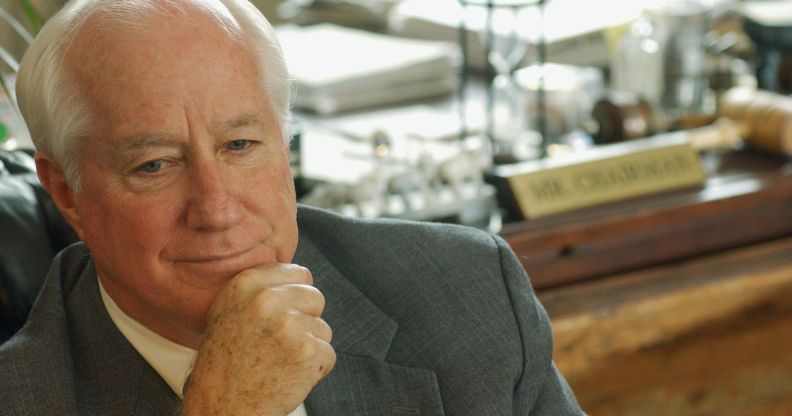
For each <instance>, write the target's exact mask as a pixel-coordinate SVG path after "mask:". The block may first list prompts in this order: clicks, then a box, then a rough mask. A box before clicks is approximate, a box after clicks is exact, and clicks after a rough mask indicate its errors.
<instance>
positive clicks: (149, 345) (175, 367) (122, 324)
mask: <svg viewBox="0 0 792 416" xmlns="http://www.w3.org/2000/svg"><path fill="white" fill-rule="evenodd" d="M99 292H100V293H101V295H102V302H104V305H105V308H106V309H107V313H108V314H109V315H110V319H112V320H113V323H114V324H115V326H116V327H118V330H119V331H121V334H123V335H124V337H125V338H126V339H127V341H129V343H130V344H132V347H134V348H135V349H136V350H137V352H138V353H139V354H140V355H141V356H142V357H143V359H144V360H146V362H148V363H149V365H151V367H152V368H154V370H155V371H156V372H157V374H159V375H160V377H162V379H163V380H165V382H166V383H168V386H170V388H171V390H173V392H174V393H176V395H177V396H179V399H184V392H183V391H182V389H183V388H184V382H185V381H187V377H188V376H189V375H190V372H191V371H192V366H193V362H194V361H195V356H196V355H197V354H198V353H197V352H196V351H195V350H194V349H192V348H188V347H185V346H184V345H180V344H177V343H175V342H173V341H171V340H169V339H167V338H165V337H163V336H161V335H159V334H157V333H156V332H154V331H152V330H150V329H148V328H146V327H145V326H143V324H141V323H140V322H138V321H136V320H134V319H132V318H131V317H130V316H129V315H127V314H126V313H124V311H122V310H121V308H119V307H118V305H116V303H115V301H113V299H112V298H111V297H110V295H108V294H107V292H106V291H105V290H104V287H103V286H102V282H101V281H100V282H99ZM288 416H308V414H307V413H306V411H305V406H304V405H303V404H300V406H298V407H297V409H295V410H294V411H293V412H291V413H289V415H288Z"/></svg>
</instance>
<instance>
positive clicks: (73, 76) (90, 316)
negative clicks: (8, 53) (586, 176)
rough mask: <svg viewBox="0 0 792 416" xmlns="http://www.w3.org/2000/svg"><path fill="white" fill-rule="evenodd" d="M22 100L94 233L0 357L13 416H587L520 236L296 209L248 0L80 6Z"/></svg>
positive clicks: (271, 74)
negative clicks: (562, 368) (524, 264)
mask: <svg viewBox="0 0 792 416" xmlns="http://www.w3.org/2000/svg"><path fill="white" fill-rule="evenodd" d="M339 47H343V45H339ZM328 56H330V57H332V55H328ZM17 95H18V98H19V102H20V106H21V108H22V110H23V113H24V116H25V119H26V121H27V122H28V125H29V127H30V130H31V134H32V136H33V137H34V141H35V144H36V146H37V150H38V152H37V154H36V164H37V169H38V174H39V178H40V179H41V182H42V184H43V185H44V187H45V188H46V189H47V190H48V192H49V193H50V195H51V196H52V198H53V200H54V201H55V203H56V205H57V206H58V209H59V210H60V211H61V213H62V214H63V215H64V217H65V218H66V219H67V220H68V222H69V223H70V224H71V226H72V227H73V228H74V230H75V231H76V232H77V234H78V235H79V237H80V239H81V240H82V243H79V244H77V245H73V246H71V247H69V248H67V249H66V250H64V251H63V252H61V253H60V254H59V255H58V257H57V258H56V259H55V261H54V263H53V265H52V267H51V269H50V273H49V276H48V278H47V282H46V283H45V285H44V288H43V289H42V292H41V294H40V295H39V298H38V300H37V303H36V305H35V306H34V309H33V311H32V312H31V315H30V318H29V319H28V322H27V324H26V326H25V327H24V328H23V329H22V330H21V331H20V332H19V333H18V334H17V335H16V336H15V337H14V338H12V339H11V340H10V341H8V342H7V343H6V344H4V345H3V346H2V348H1V349H0V369H2V373H3V375H4V380H3V383H0V402H2V403H3V404H2V405H1V406H0V414H2V415H70V414H92V415H131V414H136V415H173V414H176V413H178V412H180V414H182V415H287V414H291V415H305V414H308V415H311V416H317V415H392V414H393V415H396V414H403V415H418V414H422V415H441V414H448V415H477V416H482V415H487V416H489V415H506V414H518V415H528V414H530V415H553V416H560V415H577V414H582V412H581V410H580V409H579V407H578V405H577V403H576V402H575V399H574V396H573V395H572V393H571V392H570V390H569V388H568V387H567V385H566V383H565V382H564V380H563V377H562V376H561V375H560V374H559V373H558V372H557V370H556V369H555V366H554V365H553V362H552V358H551V352H552V345H551V339H550V332H549V326H548V322H547V318H546V316H545V313H544V311H543V309H542V307H541V306H540V305H539V304H538V302H537V300H536V299H535V297H534V295H533V293H532V291H531V288H530V286H529V284H528V280H527V277H526V276H525V273H524V271H523V270H522V268H521V267H520V264H519V262H518V261H517V260H516V259H515V257H514V255H513V254H512V252H511V251H510V250H509V248H508V246H507V245H506V244H505V243H504V242H503V240H501V239H499V238H498V237H494V236H490V235H487V234H485V233H483V232H479V231H476V230H472V229H466V228H463V227H456V226H448V225H425V224H416V223H406V222H396V221H356V220H350V219H343V218H340V217H338V216H335V215H333V214H330V213H327V212H323V211H319V210H315V209H310V208H307V207H299V208H298V207H297V205H296V203H295V194H294V189H293V184H292V177H291V174H290V172H289V165H288V145H287V143H288V137H289V136H290V134H289V131H288V128H287V126H288V117H289V105H288V104H289V94H288V83H287V74H286V70H285V66H284V63H283V58H282V54H281V51H280V49H279V47H278V45H277V42H276V40H275V39H274V36H273V33H272V28H271V27H270V26H269V24H268V23H267V21H266V19H265V18H264V17H263V16H262V15H261V14H260V13H259V12H258V11H257V10H256V9H255V8H254V7H252V6H251V5H250V4H249V3H247V2H246V1H245V0H167V1H166V0H75V1H72V2H70V3H68V4H67V5H66V6H65V7H64V9H63V10H62V11H61V12H60V13H59V14H57V15H56V16H54V17H53V18H52V19H51V20H50V21H49V22H48V23H47V25H46V26H45V27H44V29H43V30H42V32H41V33H40V34H39V36H38V38H37V39H36V41H35V42H34V44H33V45H32V46H31V48H30V50H29V51H28V53H27V55H26V56H25V58H24V60H23V63H22V67H21V68H20V71H19V77H18V82H17ZM331 328H332V330H331Z"/></svg>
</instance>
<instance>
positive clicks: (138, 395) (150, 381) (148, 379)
mask: <svg viewBox="0 0 792 416" xmlns="http://www.w3.org/2000/svg"><path fill="white" fill-rule="evenodd" d="M67 292H68V294H67V295H66V299H67V304H66V307H67V310H68V313H67V316H68V317H69V326H70V327H71V331H70V332H71V334H72V348H73V354H74V357H75V362H77V363H80V365H79V366H78V368H76V369H75V371H76V373H77V374H76V377H75V379H76V380H77V381H78V386H77V390H78V391H77V394H76V397H78V400H79V403H78V406H79V407H80V408H81V410H82V411H83V412H84V413H87V414H117V415H121V414H123V415H173V414H175V413H176V409H177V408H178V405H179V400H178V398H177V397H176V395H175V394H174V393H173V391H172V390H171V389H170V387H168V385H167V384H166V383H165V382H164V381H163V380H162V378H161V377H160V376H159V375H158V374H157V373H156V371H154V369H153V368H151V366H149V365H148V364H147V363H146V362H145V360H144V359H143V358H142V357H141V356H140V355H139V354H138V353H137V351H135V349H134V348H133V347H132V346H131V345H130V344H129V342H127V341H126V339H125V338H124V336H123V335H122V334H121V333H120V332H119V331H118V329H117V328H116V327H115V325H114V324H113V322H112V320H111V319H110V316H109V315H108V314H107V310H106V309H105V307H104V304H103V303H102V300H101V297H100V295H99V286H98V283H97V279H96V273H95V271H94V269H93V263H89V265H88V267H86V269H85V271H84V272H83V273H82V276H80V278H79V280H77V281H76V282H74V286H73V288H71V290H67Z"/></svg>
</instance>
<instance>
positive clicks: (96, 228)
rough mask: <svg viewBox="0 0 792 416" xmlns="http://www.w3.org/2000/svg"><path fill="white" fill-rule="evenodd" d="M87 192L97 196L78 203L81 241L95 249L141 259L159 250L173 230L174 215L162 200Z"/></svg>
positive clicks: (112, 254) (115, 255) (112, 255)
mask: <svg viewBox="0 0 792 416" xmlns="http://www.w3.org/2000/svg"><path fill="white" fill-rule="evenodd" d="M86 194H88V195H98V197H94V198H91V200H89V201H84V202H83V204H82V206H81V216H82V218H83V234H84V235H83V240H84V241H85V243H86V244H87V245H88V246H89V247H90V248H91V250H92V251H94V252H104V253H106V254H108V255H109V256H110V257H123V258H133V257H135V258H138V259H137V260H136V261H141V259H140V257H143V255H145V254H147V253H150V252H152V251H154V252H156V251H158V250H159V249H161V248H162V247H163V246H164V245H165V244H166V243H167V241H168V239H169V238H170V237H169V236H170V235H172V233H173V226H174V224H175V221H174V216H173V215H171V214H170V213H169V210H168V209H167V206H168V204H167V203H166V202H165V201H159V202H158V201H148V200H145V199H141V198H122V197H119V196H117V195H112V194H108V193H97V192H93V193H91V192H86Z"/></svg>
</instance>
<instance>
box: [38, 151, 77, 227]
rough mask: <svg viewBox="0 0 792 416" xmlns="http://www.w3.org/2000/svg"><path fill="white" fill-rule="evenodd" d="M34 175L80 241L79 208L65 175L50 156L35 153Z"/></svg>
mask: <svg viewBox="0 0 792 416" xmlns="http://www.w3.org/2000/svg"><path fill="white" fill-rule="evenodd" d="M36 173H38V177H39V181H41V184H42V185H43V186H44V189H46V190H47V192H49V194H50V196H51V197H52V200H53V201H54V202H55V206H57V207H58V210H59V211H60V212H61V214H63V216H64V218H66V221H68V222H69V225H71V227H72V228H73V229H74V231H75V232H76V233H77V235H78V236H79V237H80V239H82V237H83V229H82V220H81V217H80V210H79V206H78V204H77V203H76V195H75V192H74V190H73V189H72V188H71V186H69V183H68V182H67V181H66V175H65V174H64V173H63V170H62V169H61V168H60V166H59V165H58V163H57V162H55V159H54V158H52V156H50V155H48V154H46V153H42V152H36Z"/></svg>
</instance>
